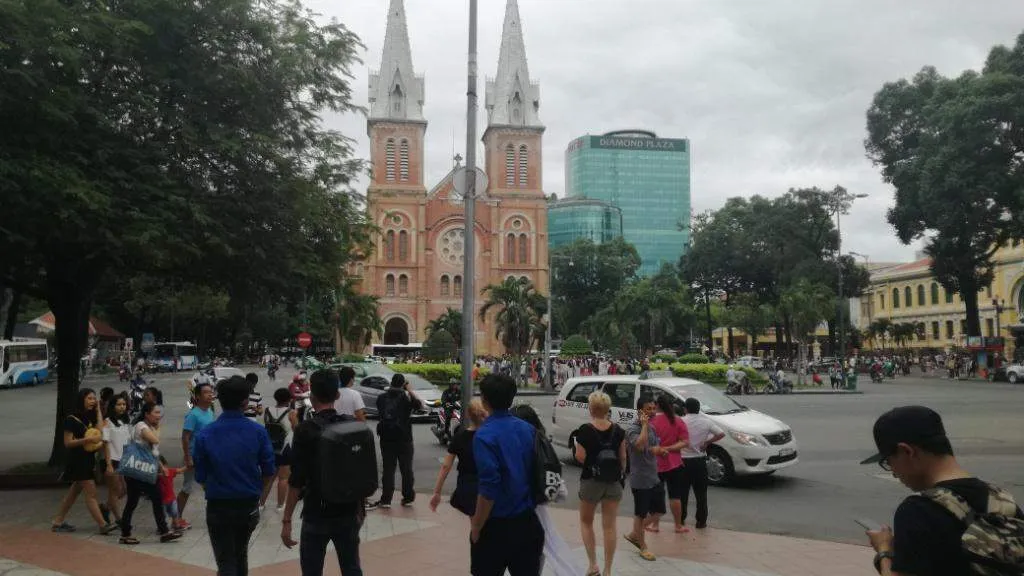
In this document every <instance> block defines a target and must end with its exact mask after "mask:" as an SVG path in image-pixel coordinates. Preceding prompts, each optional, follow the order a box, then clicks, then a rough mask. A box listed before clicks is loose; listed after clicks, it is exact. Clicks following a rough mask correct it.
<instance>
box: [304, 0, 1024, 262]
mask: <svg viewBox="0 0 1024 576" xmlns="http://www.w3.org/2000/svg"><path fill="white" fill-rule="evenodd" d="M305 3H306V5H307V6H308V7H310V8H311V9H313V10H314V11H316V12H318V13H320V14H323V15H324V16H325V17H332V18H337V19H338V20H340V21H341V22H343V23H344V24H346V25H347V26H348V27H349V28H350V29H351V30H353V31H354V32H355V33H356V34H358V35H359V37H360V38H361V39H362V41H363V43H364V44H365V45H366V51H365V52H364V54H363V60H364V62H363V64H362V65H359V66H357V67H356V68H355V70H353V72H354V74H355V85H354V90H355V96H356V100H357V103H358V104H360V105H363V106H366V105H367V100H366V98H367V75H368V73H369V70H370V69H371V68H373V69H377V68H378V67H379V66H380V55H381V48H382V44H383V42H384V31H385V24H386V16H387V5H388V0H305ZM405 8H406V13H407V15H408V19H409V36H410V40H411V43H412V50H413V65H414V67H415V69H416V73H417V74H423V75H425V76H426V93H427V94H426V106H425V110H424V114H425V116H426V119H427V120H428V122H429V123H430V124H429V126H428V128H427V145H426V155H427V165H426V178H427V186H428V188H429V187H430V186H432V185H433V184H434V183H436V182H437V181H438V180H439V179H440V178H442V177H443V176H444V175H445V174H446V173H447V172H448V170H449V169H450V168H451V166H452V156H453V149H454V150H455V152H458V153H462V154H464V152H463V150H464V148H465V108H466V98H465V85H466V80H465V78H466V46H467V22H468V14H467V8H468V1H467V0H405ZM519 8H520V13H521V16H522V22H523V29H524V35H525V39H526V51H527V54H528V56H529V65H530V75H531V76H532V79H533V80H534V81H538V82H540V85H541V108H540V116H541V120H542V121H543V122H544V124H545V125H546V126H547V131H546V133H545V135H544V148H545V150H544V189H545V190H544V191H545V192H546V193H548V194H550V193H556V194H558V195H559V196H560V197H561V196H562V195H563V192H564V188H565V184H564V169H563V168H564V151H565V147H566V145H567V144H568V143H569V142H570V141H571V140H572V139H574V138H576V137H577V136H580V135H583V134H588V133H590V134H600V133H603V132H606V131H609V130H615V129H622V128H643V129H648V130H653V131H655V132H657V133H658V135H659V136H664V137H673V138H689V139H690V141H691V145H692V159H691V162H692V165H691V174H692V183H691V186H692V190H691V197H692V202H693V209H694V211H695V212H697V211H703V210H706V209H714V208H718V207H720V206H721V205H722V204H723V202H724V201H725V199H726V198H728V197H731V196H751V195H754V194H762V195H766V196H776V195H779V194H781V193H783V192H785V191H786V190H787V189H788V188H791V187H810V186H819V187H822V188H831V187H832V186H834V185H836V184H840V185H842V186H845V187H846V188H848V189H849V190H850V191H851V192H854V193H866V194H869V195H870V196H869V197H868V198H866V199H863V200H859V201H858V202H857V203H856V204H855V205H854V207H853V209H852V211H851V213H850V214H849V215H847V216H845V217H843V221H842V229H843V240H844V246H843V248H844V251H847V252H848V251H856V252H860V253H863V254H867V255H869V256H870V258H871V260H872V261H893V260H909V259H912V258H913V256H914V250H915V247H914V246H909V247H908V246H903V245H902V244H901V243H900V242H899V241H898V240H897V239H896V237H895V235H894V234H893V232H892V230H891V228H890V227H889V225H888V224H887V223H886V222H885V212H886V209H887V208H888V207H889V206H890V204H891V203H892V201H893V193H892V190H891V189H890V188H889V187H888V186H886V185H885V184H884V183H882V181H881V179H880V176H879V172H878V170H877V169H876V168H875V167H873V166H872V165H871V163H870V162H869V161H868V160H867V159H866V158H865V156H864V146H863V140H864V137H865V128H864V125H865V119H864V112H865V110H866V109H867V107H868V105H869V104H870V102H871V98H872V96H873V95H874V93H875V92H876V91H877V90H878V89H879V88H880V87H881V85H882V84H883V83H884V82H886V81H890V80H896V79H899V78H903V77H908V76H910V75H913V74H914V73H915V72H917V71H918V70H919V69H920V68H921V67H922V66H924V65H926V64H930V65H934V66H936V67H937V68H938V69H939V71H940V72H941V73H943V74H946V75H956V74H959V73H960V72H961V71H963V70H965V69H967V68H975V69H978V68H980V67H981V66H982V64H983V62H984V60H985V57H986V55H987V53H988V51H989V49H990V48H991V47H992V46H993V45H995V44H1012V43H1013V42H1014V40H1015V38H1016V36H1017V34H1019V33H1020V32H1021V31H1024V1H1022V0H977V1H974V2H969V1H967V0H772V1H770V2H767V1H764V0H519ZM504 10H505V0H480V22H479V26H480V40H479V43H480V48H479V52H480V60H479V62H480V72H481V75H486V76H493V75H494V74H495V71H496V69H497V62H498V47H499V43H500V39H501V24H502V19H503V16H504ZM480 93H481V101H480V115H479V125H480V130H481V133H482V129H483V127H484V126H485V125H486V115H485V113H484V109H483V97H482V94H483V78H482V77H481V79H480ZM328 122H329V123H330V124H331V125H332V126H333V127H336V128H339V129H341V130H342V131H344V133H345V134H347V135H349V136H351V137H353V138H356V139H357V141H358V144H359V145H358V149H357V150H358V154H359V155H360V156H362V157H366V156H367V155H368V139H367V137H366V124H365V118H363V117H361V116H356V115H351V116H348V117H330V118H328ZM480 149H481V150H482V146H481V147H480Z"/></svg>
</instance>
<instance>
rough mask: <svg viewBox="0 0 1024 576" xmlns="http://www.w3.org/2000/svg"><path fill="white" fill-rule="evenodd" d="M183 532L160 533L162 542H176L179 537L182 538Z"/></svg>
mask: <svg viewBox="0 0 1024 576" xmlns="http://www.w3.org/2000/svg"><path fill="white" fill-rule="evenodd" d="M181 536H182V534H181V532H165V533H163V534H161V535H160V543H162V544H166V543H168V542H174V541H175V540H177V539H178V538H181Z"/></svg>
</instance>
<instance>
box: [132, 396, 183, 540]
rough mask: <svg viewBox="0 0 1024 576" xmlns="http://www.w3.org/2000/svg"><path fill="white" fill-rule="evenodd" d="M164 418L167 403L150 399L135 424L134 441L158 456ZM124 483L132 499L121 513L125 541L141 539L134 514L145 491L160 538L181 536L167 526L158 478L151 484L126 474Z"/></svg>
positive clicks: (161, 469)
mask: <svg viewBox="0 0 1024 576" xmlns="http://www.w3.org/2000/svg"><path fill="white" fill-rule="evenodd" d="M161 418H163V407H161V406H160V405H159V404H153V403H151V402H146V403H145V404H143V405H142V412H141V413H140V414H139V416H138V417H136V419H135V426H133V427H132V435H131V441H132V442H135V443H137V444H140V445H141V446H142V447H143V448H144V449H146V450H149V451H150V452H151V453H152V454H153V456H154V457H156V458H159V457H160V419H161ZM159 473H160V474H165V470H164V466H163V464H161V465H160V471H159ZM124 483H125V488H126V489H127V492H128V501H127V502H125V505H124V512H123V513H122V514H121V540H120V542H121V544H127V545H129V546H134V545H136V544H138V543H139V540H138V538H135V537H134V536H132V516H133V515H134V514H135V508H137V507H138V505H139V498H140V497H141V496H142V495H143V494H145V495H146V497H147V498H149V501H150V503H151V504H152V505H153V518H154V519H155V520H156V527H157V530H158V531H159V533H160V541H161V542H173V541H174V540H177V539H178V538H181V533H180V532H174V531H171V530H169V529H168V528H167V515H166V514H165V513H164V506H163V499H162V497H161V495H160V488H159V487H158V486H157V483H156V482H154V483H152V484H150V483H148V482H143V481H141V480H136V479H135V478H131V477H127V476H126V477H125V479H124Z"/></svg>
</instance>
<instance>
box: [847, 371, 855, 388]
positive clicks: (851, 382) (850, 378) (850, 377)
mask: <svg viewBox="0 0 1024 576" xmlns="http://www.w3.org/2000/svg"><path fill="white" fill-rule="evenodd" d="M846 389H847V390H856V389H857V373H856V372H854V371H852V370H851V371H850V373H849V374H847V375H846Z"/></svg>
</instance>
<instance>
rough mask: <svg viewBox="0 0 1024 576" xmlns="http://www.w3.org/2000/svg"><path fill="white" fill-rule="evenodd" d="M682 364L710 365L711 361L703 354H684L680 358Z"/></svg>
mask: <svg viewBox="0 0 1024 576" xmlns="http://www.w3.org/2000/svg"><path fill="white" fill-rule="evenodd" d="M678 362H679V363H680V364H710V363H711V360H710V359H709V358H708V357H707V356H705V355H703V354H683V355H682V356H680V357H679V360H678Z"/></svg>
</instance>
